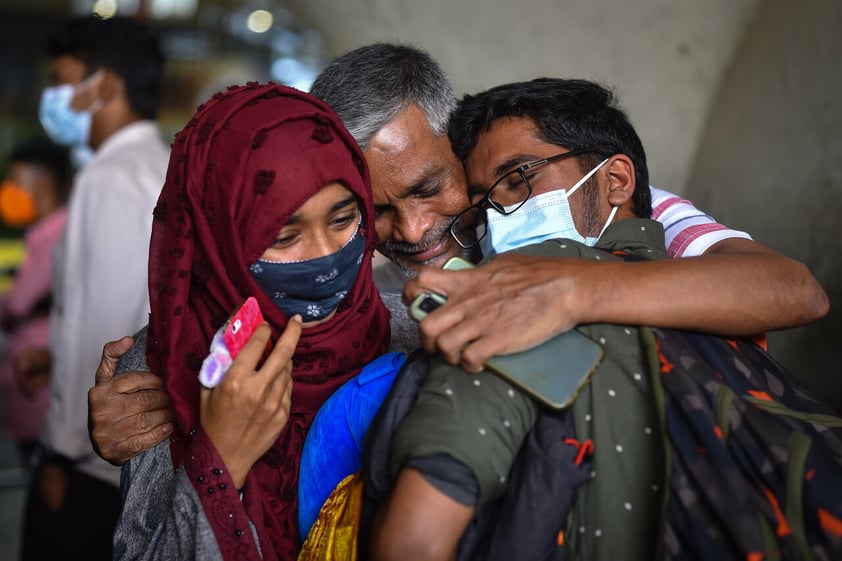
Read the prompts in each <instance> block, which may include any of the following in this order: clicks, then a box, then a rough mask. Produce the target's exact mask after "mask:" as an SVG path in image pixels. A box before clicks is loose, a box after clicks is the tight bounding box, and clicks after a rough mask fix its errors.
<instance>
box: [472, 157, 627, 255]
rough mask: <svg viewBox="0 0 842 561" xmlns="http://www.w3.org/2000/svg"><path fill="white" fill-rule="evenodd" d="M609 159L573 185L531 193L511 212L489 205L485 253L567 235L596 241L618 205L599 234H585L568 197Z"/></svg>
mask: <svg viewBox="0 0 842 561" xmlns="http://www.w3.org/2000/svg"><path fill="white" fill-rule="evenodd" d="M607 161H608V159H607V158H606V159H605V160H603V161H602V162H600V163H599V165H597V166H596V167H594V168H593V169H592V170H591V171H589V172H588V173H587V174H586V175H585V176H584V177H583V178H582V179H580V180H579V181H578V182H576V184H575V185H573V186H572V187H571V188H570V189H567V190H564V189H557V190H555V191H549V192H547V193H542V194H540V195H536V196H534V197H530V198H529V200H527V201H526V202H525V203H523V206H522V207H520V208H519V209H517V210H516V211H515V212H513V213H512V214H501V213H499V212H497V211H496V210H494V209H493V208H488V209H486V211H485V213H486V217H487V223H486V228H487V229H488V231H487V233H486V234H485V237H484V238H482V240H481V241H480V247H481V248H482V254H483V256H485V257H488V256H491V255H494V254H496V253H502V252H504V251H509V250H512V249H517V248H519V247H523V246H525V245H530V244H535V243H540V242H543V241H545V240H550V239H553V238H567V239H571V240H574V241H577V242H580V243H582V244H584V245H587V246H589V247H593V246H594V245H596V242H597V241H599V238H600V237H601V236H602V234H603V232H605V229H606V228H608V225H609V224H611V221H612V220H614V216H615V215H616V214H617V207H616V206H615V207H613V208H612V209H611V214H609V215H608V220H607V221H606V222H605V225H604V226H603V227H602V230H600V232H599V235H598V236H595V237H594V236H587V237H586V236H583V235H582V234H580V233H579V230H577V229H576V224H575V223H574V222H573V213H572V212H571V210H570V202H569V200H568V199H569V197H570V195H572V194H573V193H575V192H576V190H577V189H578V188H579V187H581V186H582V185H584V184H585V182H586V181H587V180H588V179H590V178H591V176H592V175H593V174H595V173H596V172H597V171H598V170H599V168H601V167H602V166H603V165H605V162H607Z"/></svg>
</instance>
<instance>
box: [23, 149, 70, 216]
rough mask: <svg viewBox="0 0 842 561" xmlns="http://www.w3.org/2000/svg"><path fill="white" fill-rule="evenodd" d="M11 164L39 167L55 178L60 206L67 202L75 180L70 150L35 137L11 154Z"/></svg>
mask: <svg viewBox="0 0 842 561" xmlns="http://www.w3.org/2000/svg"><path fill="white" fill-rule="evenodd" d="M7 161H8V163H9V164H16V163H20V164H30V165H33V166H38V167H40V168H42V169H44V170H46V171H47V172H49V173H50V175H52V176H53V179H54V182H55V189H56V198H57V199H58V201H59V203H60V204H64V203H65V202H67V197H68V196H69V195H70V186H71V183H72V179H73V170H72V169H71V166H70V150H69V149H68V148H67V147H66V146H59V145H58V144H56V143H55V142H53V141H52V140H50V139H48V138H43V137H35V138H31V139H30V140H27V141H25V142H23V143H21V144H18V145H17V146H16V147H15V148H14V149H13V150H12V151H11V153H10V154H9V156H8V158H7Z"/></svg>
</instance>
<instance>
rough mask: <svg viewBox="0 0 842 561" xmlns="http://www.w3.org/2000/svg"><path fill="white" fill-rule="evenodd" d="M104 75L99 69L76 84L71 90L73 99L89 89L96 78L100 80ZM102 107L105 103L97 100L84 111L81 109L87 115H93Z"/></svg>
mask: <svg viewBox="0 0 842 561" xmlns="http://www.w3.org/2000/svg"><path fill="white" fill-rule="evenodd" d="M104 74H105V72H104V71H103V70H102V69H101V68H100V69H99V70H97V71H96V72H94V73H93V74H91V75H90V76H88V77H87V78H85V79H84V80H82V81H81V82H79V83H78V84H76V87H74V88H73V97H74V98H75V97H76V96H77V95H79V94H80V93H82V92H84V91H85V90H87V89H88V88H90V87H91V84H92V83H94V82H95V81H96V80H97V79H98V78H101V77H102V76H103V75H104ZM104 106H105V102H104V101H102V100H101V99H99V98H97V99H95V100H94V102H93V103H91V104H90V105H89V106H88V107H87V108H86V109H83V111H87V112H88V113H90V114H91V115H93V114H94V113H96V112H97V111H99V110H100V109H102V108H103V107H104Z"/></svg>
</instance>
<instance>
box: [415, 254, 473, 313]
mask: <svg viewBox="0 0 842 561" xmlns="http://www.w3.org/2000/svg"><path fill="white" fill-rule="evenodd" d="M473 267H474V265H473V264H472V263H471V262H470V261H466V260H465V259H462V258H461V257H451V258H450V259H448V260H447V261H446V262H445V264H444V266H443V267H442V269H445V270H448V271H460V270H462V269H472V268H473ZM445 302H447V298H445V297H444V296H442V295H441V294H437V293H435V292H423V293H421V294H419V295H418V296H416V297H415V299H414V300H412V303H411V304H410V305H409V316H410V317H411V318H412V319H414V320H415V321H421V320H422V319H424V318H425V317H426V316H427V314H429V313H430V312H432V311H433V310H435V309H436V308H438V307H439V306H441V305H442V304H444V303H445Z"/></svg>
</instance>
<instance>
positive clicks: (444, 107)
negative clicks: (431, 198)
mask: <svg viewBox="0 0 842 561" xmlns="http://www.w3.org/2000/svg"><path fill="white" fill-rule="evenodd" d="M310 93H312V94H313V95H315V96H316V97H318V98H319V99H321V100H322V101H324V102H325V103H327V104H328V105H330V106H331V107H332V108H333V110H334V111H336V113H337V114H338V115H339V118H340V119H342V122H343V123H344V124H345V126H346V127H347V128H348V130H349V131H350V133H351V135H352V136H353V137H354V139H355V140H356V141H357V144H359V145H360V147H361V148H362V149H363V150H365V149H366V148H367V147H368V144H369V142H371V138H372V137H373V136H374V135H375V134H377V131H379V130H380V129H381V128H383V127H384V126H385V125H387V124H388V123H390V122H391V121H392V120H393V119H394V118H395V117H397V116H398V115H399V114H400V113H401V112H403V111H404V110H405V109H406V108H407V107H408V106H409V105H410V104H413V103H414V104H416V105H418V107H419V108H420V109H421V111H422V112H423V113H424V116H425V117H426V119H427V124H428V125H429V126H430V130H431V131H432V132H433V134H435V135H436V136H442V135H445V134H447V124H448V121H449V120H450V114H451V113H452V112H453V111H454V109H455V108H456V95H455V94H454V93H453V86H452V85H451V83H450V80H449V79H448V77H447V75H446V74H445V73H444V70H443V69H442V68H441V66H440V65H439V64H438V63H437V62H436V61H435V60H434V59H433V58H432V57H431V56H430V55H429V54H428V53H426V52H425V51H423V50H421V49H418V48H416V47H413V46H410V45H398V44H389V43H374V44H372V45H367V46H365V47H360V48H358V49H355V50H353V51H351V52H349V53H347V54H345V55H342V56H341V57H339V58H337V59H336V60H335V61H333V62H332V63H330V64H329V65H328V66H327V67H326V68H325V69H324V70H322V72H321V73H320V74H319V75H318V77H317V78H316V81H315V82H313V86H312V88H310Z"/></svg>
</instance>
